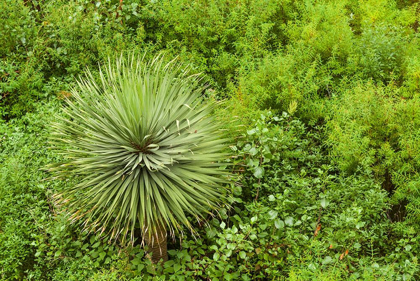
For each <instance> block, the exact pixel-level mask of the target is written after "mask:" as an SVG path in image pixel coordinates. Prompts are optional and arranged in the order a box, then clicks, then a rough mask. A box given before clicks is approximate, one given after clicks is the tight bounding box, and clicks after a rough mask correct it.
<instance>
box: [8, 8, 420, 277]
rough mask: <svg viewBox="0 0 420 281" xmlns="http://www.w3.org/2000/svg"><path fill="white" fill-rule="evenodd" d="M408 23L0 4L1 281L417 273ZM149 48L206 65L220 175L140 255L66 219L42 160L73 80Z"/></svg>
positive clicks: (415, 131) (314, 13)
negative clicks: (219, 197) (219, 137)
mask: <svg viewBox="0 0 420 281" xmlns="http://www.w3.org/2000/svg"><path fill="white" fill-rule="evenodd" d="M419 20H420V5H419V4H418V3H417V1H411V0H398V1H391V0H369V1H350V0H348V1H346V0H341V1H338V0H336V1H333V0H331V1H291V0H256V1H247V0H238V1H214V0H209V1H186V0H175V1H169V0H162V1H133V0H121V1H120V0H102V1H88V0H71V1H60V0H58V1H50V0H43V1H41V0H40V1H35V0H32V1H29V0H2V1H0V26H1V27H2V28H0V57H1V61H0V116H1V119H0V280H149V279H151V280H194V279H196V280H417V279H419V278H420V266H419V263H418V253H419V252H420V238H419V236H418V233H420V175H419V171H420V113H419V112H420V111H419V109H420V94H419V90H420V84H419V83H420V47H419V46H420V44H419V43H420V42H419V40H420V38H419V30H418V29H419ZM162 52H163V53H164V56H165V57H166V58H168V60H171V59H175V60H176V61H177V62H179V63H182V64H183V65H189V67H190V68H191V73H202V75H203V77H206V78H205V80H206V83H207V87H206V90H205V91H204V90H203V91H202V98H203V100H204V101H210V100H211V101H212V102H213V101H215V100H216V101H218V103H219V104H220V105H218V106H217V107H216V108H215V109H214V110H213V111H212V117H211V118H214V120H216V121H217V122H218V123H220V124H222V126H223V130H222V131H223V137H226V138H228V139H229V142H228V143H229V145H226V146H225V147H224V148H223V149H222V150H221V153H223V154H225V155H226V157H225V160H223V161H221V162H220V168H221V169H223V170H221V171H229V173H231V174H232V175H233V176H232V177H230V178H229V181H228V182H226V183H225V184H224V187H225V188H226V190H228V193H227V194H225V197H226V200H227V202H225V204H224V205H223V206H222V207H219V208H218V209H217V212H214V216H210V215H209V216H208V217H207V223H202V222H200V221H197V220H196V219H194V216H193V215H191V216H190V215H187V218H188V222H189V223H190V224H191V225H190V227H191V228H192V229H194V231H195V233H194V235H193V234H191V232H189V231H187V230H188V226H184V227H181V228H183V229H181V232H184V235H182V236H177V238H176V239H175V240H171V239H169V240H168V245H167V247H168V261H167V262H165V263H157V264H156V263H155V264H152V261H151V260H150V259H149V258H147V253H146V251H145V248H142V247H140V245H139V244H140V242H141V241H140V240H141V232H140V233H137V234H136V237H137V238H138V239H137V240H136V242H134V245H130V244H129V243H123V242H122V241H123V239H120V240H118V239H117V240H118V241H116V243H109V240H108V239H105V238H108V237H103V236H101V237H100V236H98V235H95V234H94V233H88V232H84V231H82V228H81V227H80V224H77V223H71V221H70V220H69V214H68V213H66V212H65V211H63V208H61V207H60V205H59V204H57V201H56V200H55V198H56V197H55V195H56V194H57V193H59V192H60V191H62V190H71V189H72V188H74V187H75V186H77V185H78V184H80V178H78V177H77V176H74V175H73V176H67V177H61V178H56V177H55V174H54V173H53V172H52V171H50V170H49V168H48V167H50V166H49V165H51V164H54V163H62V162H63V161H66V160H65V158H63V157H64V156H63V155H61V154H59V153H57V144H56V143H54V144H53V143H51V138H52V135H53V132H54V129H53V128H52V124H53V123H55V122H57V120H58V119H59V118H60V117H63V116H65V114H66V113H65V112H64V111H63V109H65V108H67V109H68V108H69V105H68V103H67V102H66V101H67V100H68V101H70V102H72V101H75V100H77V97H75V96H74V91H73V92H72V89H73V87H75V86H77V84H76V81H77V79H78V77H79V75H84V73H86V69H87V68H88V69H90V71H91V72H90V73H91V77H92V79H93V80H95V79H96V81H100V79H101V74H100V72H99V67H98V65H103V64H106V63H107V62H108V59H109V58H110V60H111V61H115V58H116V57H118V56H120V55H121V53H125V54H127V53H130V54H134V55H139V54H140V55H143V54H145V53H146V57H145V59H146V60H147V59H150V58H152V57H154V56H155V55H156V54H158V53H162ZM84 94H86V93H84ZM98 99H100V97H99V98H98ZM79 110H82V109H79ZM68 112H69V111H68ZM70 112H71V111H70ZM84 118H88V117H87V116H84ZM82 119H83V118H82ZM82 119H77V120H76V121H75V122H83V120H82ZM208 134H209V138H213V137H214V135H213V134H212V133H208ZM58 148H59V149H61V150H62V151H65V150H66V149H67V148H66V144H62V146H60V147H58ZM197 174H199V172H198V171H197ZM197 176H200V175H197ZM97 215H99V214H97ZM134 227H135V228H136V227H137V228H138V226H136V225H134ZM146 250H147V249H146Z"/></svg>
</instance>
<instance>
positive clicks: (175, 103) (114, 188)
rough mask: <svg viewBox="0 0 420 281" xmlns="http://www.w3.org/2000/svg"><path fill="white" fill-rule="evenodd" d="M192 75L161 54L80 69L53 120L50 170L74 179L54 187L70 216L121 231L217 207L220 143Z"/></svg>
mask: <svg viewBox="0 0 420 281" xmlns="http://www.w3.org/2000/svg"><path fill="white" fill-rule="evenodd" d="M201 78H202V77H201V76H200V75H189V73H188V70H187V69H186V68H182V66H181V65H179V64H177V63H174V62H170V63H169V64H165V63H164V60H163V59H162V57H156V58H155V59H154V60H152V61H150V62H145V61H144V60H143V59H141V58H140V59H139V58H137V57H131V58H129V59H124V58H122V57H121V58H119V59H117V61H116V64H112V63H109V64H108V65H107V66H104V67H102V69H101V70H100V83H97V82H95V79H94V77H93V75H92V74H91V73H90V72H89V71H88V72H87V75H86V77H85V78H83V79H80V80H79V82H78V87H77V88H75V89H73V90H72V92H71V98H69V99H68V100H67V101H68V106H67V107H66V108H65V109H64V113H63V117H62V118H61V120H60V121H59V122H57V123H56V124H55V125H54V128H55V133H54V137H53V143H54V147H55V148H56V149H57V150H59V152H60V153H62V154H63V155H64V159H65V161H64V162H63V163H60V164H58V165H55V166H54V167H53V168H51V170H52V171H54V172H56V173H57V174H58V175H60V176H67V175H68V174H70V175H77V176H78V177H79V178H80V179H81V180H80V182H79V183H78V184H77V185H75V186H73V187H71V188H68V189H66V190H64V191H63V192H62V193H61V194H60V198H61V199H60V200H59V201H60V202H61V203H62V204H63V206H64V207H65V210H67V211H68V212H69V213H70V214H71V218H72V219H73V220H77V221H81V222H83V225H84V226H85V227H86V228H89V229H91V230H92V229H94V230H96V231H100V232H104V231H109V232H107V233H108V234H109V237H111V238H116V237H118V236H120V235H121V234H122V237H125V236H127V234H128V233H129V232H130V233H131V239H133V234H134V229H135V228H137V227H139V228H141V229H142V232H143V234H144V233H146V232H147V233H152V232H154V231H156V229H162V227H163V228H164V229H167V230H168V229H169V230H170V231H171V233H172V234H174V233H176V232H177V231H178V230H180V229H181V226H182V225H184V226H186V227H187V228H189V229H190V230H193V229H192V227H191V223H190V222H189V220H188V218H187V214H189V215H191V216H192V217H194V218H195V219H197V220H202V219H204V215H205V214H207V213H209V212H211V211H212V210H214V209H215V208H217V207H218V206H219V203H220V201H221V199H222V197H223V195H222V194H223V184H224V180H223V179H222V178H221V177H220V176H221V174H223V173H222V170H221V169H220V166H221V165H222V164H221V163H220V160H223V159H225V157H226V155H225V153H224V152H223V150H224V147H225V143H226V140H225V139H223V138H222V137H221V133H220V128H219V126H218V125H217V123H216V122H215V120H214V119H213V118H212V117H211V114H210V113H211V111H212V110H213V105H214V104H213V103H209V102H204V101H203V99H202V98H201V96H202V93H203V90H204V87H203V86H200V83H201Z"/></svg>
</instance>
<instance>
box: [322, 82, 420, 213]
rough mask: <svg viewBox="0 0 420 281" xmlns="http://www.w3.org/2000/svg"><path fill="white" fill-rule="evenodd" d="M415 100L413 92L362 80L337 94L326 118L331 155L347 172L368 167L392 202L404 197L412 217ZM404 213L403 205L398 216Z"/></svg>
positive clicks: (418, 144)
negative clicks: (406, 94) (409, 95)
mask: <svg viewBox="0 0 420 281" xmlns="http://www.w3.org/2000/svg"><path fill="white" fill-rule="evenodd" d="M419 102H420V101H419V97H417V96H414V97H413V98H408V99H406V98H404V97H403V96H402V95H401V93H400V92H399V90H398V89H397V88H396V87H395V86H393V85H389V86H387V87H380V86H374V85H372V84H371V83H368V84H360V85H358V86H356V87H355V88H354V89H353V90H349V91H348V92H346V93H344V94H343V96H342V97H341V98H337V99H336V101H335V105H334V109H333V115H332V116H331V119H330V120H329V121H328V128H329V132H328V134H329V142H330V143H331V145H332V155H333V156H335V157H337V163H338V165H339V166H340V167H341V169H342V170H343V171H345V172H347V173H350V174H352V173H356V172H357V171H358V170H362V171H367V172H369V171H372V172H373V174H374V175H375V176H376V177H378V180H379V182H381V183H382V185H383V187H384V189H386V190H387V191H388V192H389V194H390V196H391V195H392V196H393V200H394V203H397V202H403V201H404V200H408V206H407V208H408V210H410V213H411V214H412V215H414V218H416V220H417V219H418V212H417V211H416V210H418V206H419V205H418V199H417V197H418V194H419V193H418V192H419V190H418V188H417V187H416V186H418V184H417V183H418V181H419V177H418V171H419V168H420V166H419V161H418V154H419V152H420V150H419V149H420V138H419V136H418V130H417V129H418V128H419V126H420V118H419V116H417V114H416V113H415V112H416V111H417V109H418V108H419V106H420V104H419ZM404 213H405V211H404V208H403V209H402V210H401V214H397V217H398V219H401V218H402V217H403V216H404ZM394 215H395V214H394ZM393 219H396V218H393Z"/></svg>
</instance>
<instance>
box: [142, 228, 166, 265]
mask: <svg viewBox="0 0 420 281" xmlns="http://www.w3.org/2000/svg"><path fill="white" fill-rule="evenodd" d="M144 242H145V244H146V246H147V247H148V250H147V252H148V254H147V256H148V258H149V259H151V260H152V263H153V264H157V263H158V262H159V261H160V260H161V259H163V262H166V261H167V260H168V251H167V233H166V229H165V228H164V227H161V226H158V227H157V228H156V232H155V233H149V230H147V231H145V232H144ZM150 255H152V256H151V257H150Z"/></svg>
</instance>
